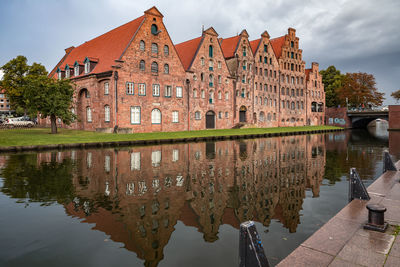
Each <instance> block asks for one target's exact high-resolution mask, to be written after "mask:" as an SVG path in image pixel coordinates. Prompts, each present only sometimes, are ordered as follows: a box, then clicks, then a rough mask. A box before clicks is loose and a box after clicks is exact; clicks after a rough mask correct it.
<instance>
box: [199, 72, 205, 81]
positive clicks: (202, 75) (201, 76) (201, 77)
mask: <svg viewBox="0 0 400 267" xmlns="http://www.w3.org/2000/svg"><path fill="white" fill-rule="evenodd" d="M200 81H202V82H204V73H201V74H200Z"/></svg>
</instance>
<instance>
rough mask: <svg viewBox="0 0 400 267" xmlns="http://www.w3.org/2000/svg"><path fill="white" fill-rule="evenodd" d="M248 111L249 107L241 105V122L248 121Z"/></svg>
mask: <svg viewBox="0 0 400 267" xmlns="http://www.w3.org/2000/svg"><path fill="white" fill-rule="evenodd" d="M246 111H247V108H246V107H245V106H241V107H240V109H239V122H246Z"/></svg>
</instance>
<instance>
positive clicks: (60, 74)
mask: <svg viewBox="0 0 400 267" xmlns="http://www.w3.org/2000/svg"><path fill="white" fill-rule="evenodd" d="M56 72H57V78H58V79H59V80H61V79H62V78H63V72H64V71H63V70H62V69H60V68H57V71H56Z"/></svg>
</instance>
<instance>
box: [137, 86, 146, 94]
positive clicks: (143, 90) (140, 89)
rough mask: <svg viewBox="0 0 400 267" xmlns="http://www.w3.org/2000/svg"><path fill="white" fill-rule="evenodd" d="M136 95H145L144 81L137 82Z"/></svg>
mask: <svg viewBox="0 0 400 267" xmlns="http://www.w3.org/2000/svg"><path fill="white" fill-rule="evenodd" d="M138 95H142V96H143V95H146V84H145V83H139V84H138Z"/></svg>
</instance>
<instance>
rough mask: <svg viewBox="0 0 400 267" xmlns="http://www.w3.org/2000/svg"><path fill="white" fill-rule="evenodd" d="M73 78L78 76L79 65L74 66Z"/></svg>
mask: <svg viewBox="0 0 400 267" xmlns="http://www.w3.org/2000/svg"><path fill="white" fill-rule="evenodd" d="M74 76H75V77H76V76H79V65H76V66H75V67H74Z"/></svg>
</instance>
